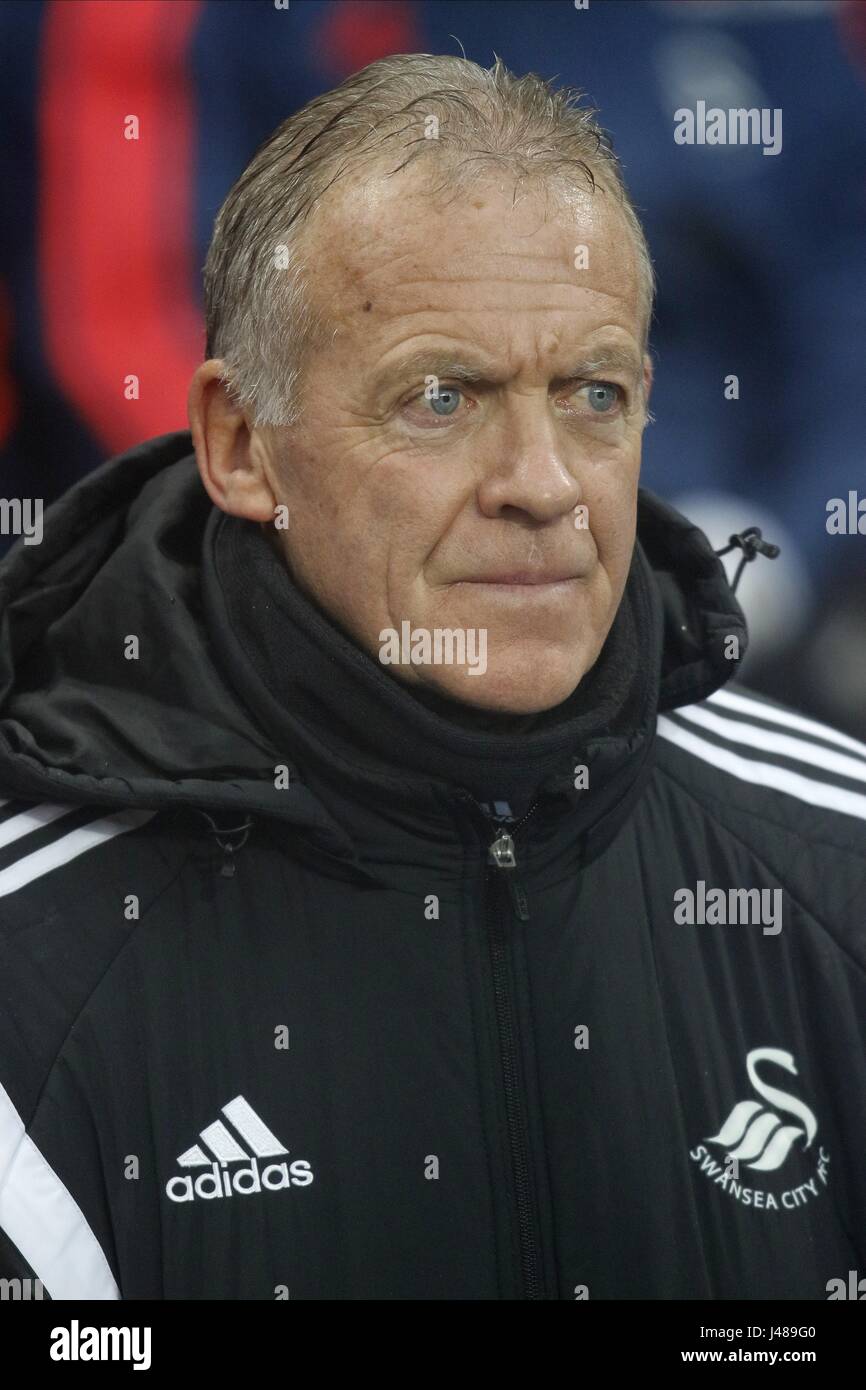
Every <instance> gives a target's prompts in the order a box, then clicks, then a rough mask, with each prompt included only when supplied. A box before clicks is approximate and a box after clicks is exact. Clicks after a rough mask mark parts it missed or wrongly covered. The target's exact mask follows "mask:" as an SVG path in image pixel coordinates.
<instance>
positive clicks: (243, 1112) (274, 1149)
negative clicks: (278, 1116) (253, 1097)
mask: <svg viewBox="0 0 866 1390" xmlns="http://www.w3.org/2000/svg"><path fill="white" fill-rule="evenodd" d="M222 1112H223V1114H224V1115H225V1117H226V1119H228V1120H231V1122H232V1124H233V1125H234V1127H235V1129H236V1130H237V1132H238V1134H239V1135H240V1136H241V1138H242V1139H246V1141H247V1143H248V1144H249V1146H250V1148H251V1149H252V1151H253V1153H254V1154H255V1156H256V1158H276V1157H277V1155H278V1154H287V1153H288V1152H289V1151H288V1149H287V1148H285V1147H284V1146H283V1145H282V1144H281V1143H280V1141H279V1139H278V1138H277V1136H276V1135H275V1134H272V1133H271V1131H270V1130H269V1129H268V1127H267V1125H266V1124H265V1122H264V1120H260V1119H259V1117H258V1115H257V1114H256V1112H255V1110H254V1109H253V1107H252V1106H251V1105H250V1104H249V1102H248V1101H245V1100H244V1098H243V1096H235V1098H234V1100H230V1101H229V1103H228V1105H224V1106H223V1107H222Z"/></svg>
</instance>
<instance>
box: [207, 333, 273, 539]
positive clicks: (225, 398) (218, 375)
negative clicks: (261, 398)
mask: <svg viewBox="0 0 866 1390" xmlns="http://www.w3.org/2000/svg"><path fill="white" fill-rule="evenodd" d="M224 371H225V363H224V362H223V360H222V359H221V358H218V357H211V358H209V359H208V360H207V362H203V363H202V364H201V366H200V367H199V368H198V369H197V370H196V372H195V375H194V376H193V379H192V381H191V382H190V387H189V396H188V398H187V413H188V415H189V427H190V430H191V431H192V442H193V446H194V447H195V457H196V463H197V464H198V471H199V474H200V476H201V480H202V483H203V484H204V487H205V489H206V491H207V494H208V496H209V497H210V499H211V501H212V502H213V503H214V505H215V506H217V507H219V508H220V510H221V511H224V512H228V513H229V514H230V515H231V516H240V517H244V518H245V520H247V521H273V519H274V507H275V505H276V499H275V498H274V494H273V491H272V489H271V486H270V483H269V482H268V478H267V476H266V474H265V471H264V469H263V467H262V464H263V459H262V456H261V450H260V448H254V447H253V436H252V434H251V432H250V428H249V425H248V423H247V418H246V415H245V414H244V411H243V410H242V409H239V407H238V406H237V405H235V403H234V402H233V400H232V399H231V396H230V395H229V392H228V389H227V387H226V385H225V382H224V380H223V374H224Z"/></svg>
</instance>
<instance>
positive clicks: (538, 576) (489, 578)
mask: <svg viewBox="0 0 866 1390" xmlns="http://www.w3.org/2000/svg"><path fill="white" fill-rule="evenodd" d="M579 578H580V575H578V574H574V573H573V571H563V570H547V571H545V570H533V571H531V572H530V571H528V570H515V571H513V572H512V573H510V574H491V575H483V576H480V577H478V578H473V579H461V580H458V583H460V584H483V585H488V586H492V587H496V588H537V587H540V586H545V587H548V588H549V587H551V586H552V585H564V584H571V583H573V582H574V581H575V580H577V579H579Z"/></svg>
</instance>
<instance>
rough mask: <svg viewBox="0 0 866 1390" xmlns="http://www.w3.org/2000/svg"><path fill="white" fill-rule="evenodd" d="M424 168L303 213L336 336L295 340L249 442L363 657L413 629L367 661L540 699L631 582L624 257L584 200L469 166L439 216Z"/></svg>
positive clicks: (302, 564)
mask: <svg viewBox="0 0 866 1390" xmlns="http://www.w3.org/2000/svg"><path fill="white" fill-rule="evenodd" d="M427 182H428V177H425V175H424V172H423V171H422V169H421V168H420V167H419V166H413V167H412V168H410V169H409V170H407V171H404V172H403V173H402V174H400V175H398V176H396V177H395V178H393V179H391V180H387V179H371V180H369V181H368V182H367V183H365V184H363V185H362V186H359V187H353V188H351V189H349V190H347V191H346V192H344V193H342V194H341V195H340V197H339V198H338V199H335V200H334V201H333V203H330V204H328V203H326V204H324V205H323V206H322V207H321V208H320V209H319V211H318V213H317V214H316V220H315V223H314V224H313V225H312V226H311V229H310V230H311V239H310V242H309V249H308V255H307V263H308V267H309V270H310V274H311V278H312V279H313V281H314V284H315V287H316V295H315V301H316V307H317V308H320V309H321V310H323V311H324V313H325V315H326V321H327V322H328V323H329V324H330V325H334V326H338V329H337V332H336V335H335V336H334V338H333V341H330V342H328V343H327V344H326V345H325V346H323V347H320V348H316V349H314V350H312V352H311V355H310V358H309V361H308V363H307V365H306V369H305V378H304V389H303V396H302V401H303V411H302V418H301V420H300V422H299V424H298V425H296V426H293V427H291V428H288V429H281V430H274V431H264V432H260V434H262V438H263V440H264V443H265V450H266V455H267V458H268V465H267V471H268V473H269V474H270V476H271V479H272V482H273V485H274V487H275V490H276V492H277V501H278V502H283V503H285V504H287V506H288V508H289V518H290V519H289V525H288V529H287V530H285V531H282V532H279V533H278V534H279V535H280V537H281V540H282V543H283V545H284V547H285V552H286V557H287V559H288V562H289V565H290V568H291V570H292V572H293V574H294V575H295V578H296V580H297V581H298V582H299V584H300V585H301V586H302V587H303V588H304V589H305V590H307V592H308V593H309V594H310V595H311V596H312V597H313V598H314V599H315V600H317V602H318V603H319V604H320V605H321V607H322V608H323V609H324V610H325V611H326V612H327V613H329V614H330V615H331V616H332V617H333V618H334V619H335V620H336V621H337V622H338V623H339V624H340V625H341V626H342V627H343V629H344V630H345V631H346V632H347V633H349V634H350V635H351V636H352V637H354V639H355V640H356V641H357V642H358V643H359V644H360V645H361V646H362V647H363V648H364V649H365V650H366V651H368V652H369V653H370V654H371V655H372V656H373V657H374V658H375V659H377V660H381V659H382V658H383V655H384V657H385V660H387V659H388V658H389V657H390V659H391V660H392V661H394V660H396V661H398V662H399V661H400V659H401V655H402V654H405V652H406V649H405V648H404V652H403V653H400V652H399V651H398V649H397V647H396V646H395V645H394V643H393V642H392V643H391V644H390V646H389V644H388V642H387V630H390V631H393V632H394V633H395V634H397V635H398V636H399V635H400V634H401V633H405V632H406V629H405V628H404V627H403V624H406V623H408V625H409V628H408V632H409V635H410V647H409V649H408V650H409V652H411V651H412V646H411V642H412V640H413V639H416V645H415V647H414V651H415V653H416V658H417V657H420V658H421V660H420V662H418V661H417V660H416V662H415V663H413V662H411V661H410V662H409V663H408V664H403V665H394V664H391V665H389V666H386V667H385V669H387V670H390V671H391V672H392V673H393V674H395V675H397V676H399V677H400V678H402V679H404V680H406V681H408V682H413V683H414V682H417V681H421V682H423V683H424V684H425V685H427V686H429V687H434V688H436V689H437V690H438V691H439V692H440V693H442V694H445V695H448V696H450V697H452V698H456V699H458V700H460V701H463V702H464V703H467V704H470V705H474V706H477V707H481V708H485V709H489V710H500V711H510V712H514V713H531V712H536V711H540V710H544V709H549V708H551V707H553V706H555V705H557V704H559V703H560V702H561V701H562V700H564V699H566V698H567V697H568V695H570V694H571V692H572V691H573V690H574V689H575V687H576V686H577V684H578V682H579V681H580V680H581V678H582V676H583V675H584V673H585V672H586V671H587V670H588V669H589V668H590V667H591V666H592V665H593V663H594V662H595V660H596V658H597V657H598V654H599V652H600V650H601V647H602V645H603V643H604V640H605V637H606V636H607V633H608V631H609V629H610V626H611V623H612V621H613V618H614V615H615V613H616V610H617V607H618V605H619V602H620V599H621V596H622V592H623V589H624V586H625V581H626V577H627V574H628V569H629V564H630V559H631V553H632V548H633V543H634V534H635V516H636V496H637V482H638V473H639V468H640V445H641V433H642V429H643V425H644V421H645V404H646V401H645V396H644V387H645V388H646V389H647V390H648V387H649V362H648V359H645V358H643V356H642V351H641V345H642V341H643V322H642V301H641V297H640V282H639V278H638V268H637V264H638V263H637V257H636V253H635V249H634V245H633V242H632V240H631V238H630V235H629V233H628V230H627V224H626V223H625V220H624V218H623V216H622V214H621V212H620V211H619V210H618V209H617V207H616V204H615V202H614V200H613V198H612V197H611V196H609V195H605V194H604V193H603V192H602V193H598V192H597V193H596V194H595V195H593V196H591V195H589V194H586V195H581V194H579V193H574V194H572V195H569V197H568V199H567V200H566V199H565V198H562V199H556V200H554V199H552V198H546V197H545V195H544V193H543V192H541V193H536V192H534V191H533V192H529V193H527V194H526V195H525V196H524V197H523V198H521V199H518V201H517V202H516V203H513V184H512V182H511V181H510V180H506V179H499V178H498V177H497V178H493V177H487V178H485V179H483V180H481V181H479V183H478V185H477V186H476V188H475V189H474V190H473V191H471V192H468V193H466V194H465V195H461V196H460V197H458V198H457V199H455V200H454V201H453V202H452V203H451V204H450V205H449V206H447V207H444V208H441V209H436V208H434V207H433V206H432V205H431V202H430V201H429V199H428V197H427V196H426V194H425V183H427ZM580 247H583V248H585V251H581V250H579V249H578V248H580ZM576 261H577V267H579V268H576V265H575V262H576ZM431 379H432V380H431ZM437 392H438V396H437V394H436V393H437ZM437 629H440V630H445V629H447V630H450V631H451V632H452V633H453V632H457V633H462V634H463V637H464V641H465V643H466V646H465V656H464V660H463V661H462V664H461V663H460V660H459V658H460V655H461V648H460V646H459V639H449V638H445V639H443V643H442V646H441V647H440V648H439V661H438V662H437V661H435V660H427V659H425V648H424V646H423V639H422V641H421V644H418V643H417V634H418V633H419V632H426V633H428V634H429V641H430V648H429V655H430V656H432V657H435V655H436V647H435V645H434V637H435V632H436V630H437ZM452 640H454V641H455V645H454V646H451V645H450V644H451V641H452ZM449 652H450V654H451V657H452V660H451V661H449V659H448V653H449ZM482 652H483V653H484V657H483V660H482ZM473 667H474V670H473Z"/></svg>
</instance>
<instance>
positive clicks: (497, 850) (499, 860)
mask: <svg viewBox="0 0 866 1390" xmlns="http://www.w3.org/2000/svg"><path fill="white" fill-rule="evenodd" d="M488 858H489V861H490V863H491V864H495V865H496V868H497V869H501V870H502V871H503V872H504V874H505V884H506V887H507V888H508V896H509V897H510V898H511V906H512V907H513V908H514V912H515V914H516V916H517V917H518V919H519V920H520V921H521V922H528V921H529V903H528V901H527V897H526V893H525V892H524V889H523V884H522V883H521V882H520V880H519V878H518V877H517V875H516V874H515V872H514V870H515V869H516V868H517V855H516V854H515V852H514V839H513V837H512V836H511V835H509V834H507V833H505V834H502V835H497V837H496V839H495V840H494V841H493V844H492V845H491V846H490V849H489V851H488Z"/></svg>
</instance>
